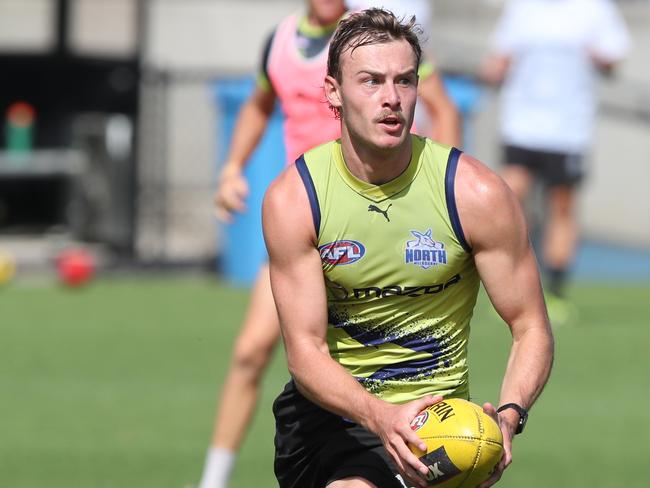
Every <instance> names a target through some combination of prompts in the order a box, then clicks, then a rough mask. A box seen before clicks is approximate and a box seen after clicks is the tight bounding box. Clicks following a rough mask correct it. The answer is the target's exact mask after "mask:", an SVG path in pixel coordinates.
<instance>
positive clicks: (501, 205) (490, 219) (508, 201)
mask: <svg viewBox="0 0 650 488" xmlns="http://www.w3.org/2000/svg"><path fill="white" fill-rule="evenodd" d="M454 185H455V194H456V205H457V207H458V213H459V217H460V220H461V224H462V226H463V230H464V232H465V235H466V237H467V239H468V242H469V244H470V246H472V247H475V244H477V240H480V241H482V240H483V239H484V238H485V237H487V236H489V235H493V234H494V235H498V234H499V233H503V234H509V233H510V232H511V231H512V230H513V226H514V227H517V228H518V227H520V226H521V227H522V228H523V229H524V230H525V222H524V219H523V213H522V211H521V208H520V205H519V202H518V201H517V198H516V197H515V195H514V193H513V192H512V191H511V190H510V188H509V187H508V185H507V184H506V182H505V181H503V179H502V178H501V177H500V176H499V175H497V174H496V173H495V172H494V171H492V170H491V169H490V168H488V167H487V166H486V165H485V164H483V163H482V162H481V161H479V160H478V159H476V158H474V157H472V156H469V155H467V154H462V155H461V157H460V160H459V162H458V168H457V170H456V181H455V184H454Z"/></svg>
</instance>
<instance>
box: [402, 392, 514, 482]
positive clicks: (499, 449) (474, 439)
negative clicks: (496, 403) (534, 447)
mask: <svg viewBox="0 0 650 488" xmlns="http://www.w3.org/2000/svg"><path fill="white" fill-rule="evenodd" d="M411 428H412V429H413V430H414V431H415V432H416V433H417V434H418V436H419V437H420V438H421V439H422V440H423V441H424V442H425V444H426V445H427V450H426V452H424V451H421V450H419V449H418V448H416V447H415V446H410V447H411V451H412V452H413V453H414V454H415V455H416V456H418V458H420V461H422V462H423V463H424V464H425V465H426V466H427V467H428V468H429V474H428V476H427V481H428V482H429V486H435V487H437V488H457V487H463V488H474V487H476V486H477V485H479V484H480V483H481V482H483V481H485V480H486V479H487V478H489V476H490V473H492V470H493V469H494V467H495V466H496V465H497V463H498V462H499V460H500V459H501V456H502V455H503V436H502V435H501V429H499V426H498V425H497V423H496V422H495V421H494V419H493V418H492V417H490V416H489V415H487V414H486V413H485V412H483V409H482V408H481V407H479V406H478V405H476V404H474V403H472V402H468V401H467V400H461V399H459V398H451V399H449V400H443V401H441V402H438V403H436V404H435V405H431V406H430V407H429V408H427V409H426V410H423V411H422V412H420V413H419V414H418V416H417V417H415V418H414V419H413V421H412V422H411Z"/></svg>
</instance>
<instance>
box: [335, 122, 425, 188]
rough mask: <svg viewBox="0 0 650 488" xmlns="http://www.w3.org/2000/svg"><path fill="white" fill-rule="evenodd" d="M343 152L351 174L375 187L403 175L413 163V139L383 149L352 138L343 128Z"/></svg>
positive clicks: (408, 138)
mask: <svg viewBox="0 0 650 488" xmlns="http://www.w3.org/2000/svg"><path fill="white" fill-rule="evenodd" d="M341 151H342V153H343V159H344V161H345V165H346V166H347V168H348V170H349V171H350V173H352V174H353V175H354V176H355V177H356V178H358V179H360V180H361V181H365V182H367V183H371V184H373V185H383V184H384V183H388V182H389V181H391V180H394V179H395V178H397V177H398V176H399V175H401V174H402V173H403V172H404V171H405V170H406V168H407V167H408V165H409V163H410V162H411V154H412V144H411V137H410V136H409V137H407V138H406V140H405V141H404V143H403V144H401V145H400V146H397V147H394V148H390V149H382V148H377V147H376V146H373V145H369V144H366V143H364V142H363V141H361V140H358V139H355V138H353V137H350V135H349V134H348V133H347V132H346V130H345V128H343V133H342V134H341Z"/></svg>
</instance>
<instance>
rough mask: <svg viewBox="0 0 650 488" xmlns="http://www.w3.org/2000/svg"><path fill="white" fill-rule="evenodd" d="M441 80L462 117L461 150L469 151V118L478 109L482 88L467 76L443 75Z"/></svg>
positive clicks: (470, 132) (470, 146) (470, 125)
mask: <svg viewBox="0 0 650 488" xmlns="http://www.w3.org/2000/svg"><path fill="white" fill-rule="evenodd" d="M442 81H443V83H444V85H445V89H446V90H447V94H448V95H449V98H451V100H452V101H453V102H454V103H455V104H456V107H457V108H458V111H459V112H460V115H461V117H462V118H463V150H465V151H469V152H471V150H472V144H473V142H474V134H473V132H472V121H471V118H472V116H473V115H474V114H475V113H476V112H477V111H478V110H479V109H480V103H481V97H482V95H483V90H482V88H481V86H480V85H479V84H478V83H477V82H476V81H474V80H473V79H472V78H469V77H467V76H460V75H445V76H443V78H442Z"/></svg>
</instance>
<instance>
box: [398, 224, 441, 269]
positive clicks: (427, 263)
mask: <svg viewBox="0 0 650 488" xmlns="http://www.w3.org/2000/svg"><path fill="white" fill-rule="evenodd" d="M411 234H413V236H414V237H416V239H414V240H412V241H407V242H406V253H405V255H404V260H405V262H406V264H415V265H416V266H420V267H421V268H422V269H427V268H430V267H432V266H437V265H440V264H447V251H446V250H445V245H444V244H443V243H442V242H437V241H434V240H433V239H432V238H431V229H429V230H427V231H426V232H425V233H424V234H423V233H422V232H418V231H417V230H412V231H411Z"/></svg>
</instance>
